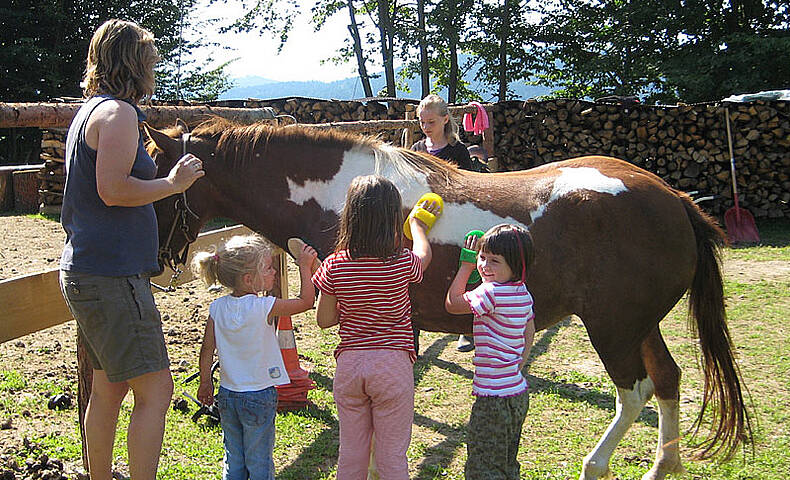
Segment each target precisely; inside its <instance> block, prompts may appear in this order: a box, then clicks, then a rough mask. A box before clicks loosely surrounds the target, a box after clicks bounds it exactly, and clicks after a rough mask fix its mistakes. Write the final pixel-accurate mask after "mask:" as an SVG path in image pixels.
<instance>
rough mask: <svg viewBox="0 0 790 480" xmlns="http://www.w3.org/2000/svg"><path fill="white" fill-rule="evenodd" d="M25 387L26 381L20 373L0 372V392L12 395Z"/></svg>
mask: <svg viewBox="0 0 790 480" xmlns="http://www.w3.org/2000/svg"><path fill="white" fill-rule="evenodd" d="M26 386H27V381H26V380H25V378H24V377H23V376H22V374H21V373H19V372H16V371H13V370H0V392H9V393H14V392H18V391H20V390H22V389H24V388H25V387H26Z"/></svg>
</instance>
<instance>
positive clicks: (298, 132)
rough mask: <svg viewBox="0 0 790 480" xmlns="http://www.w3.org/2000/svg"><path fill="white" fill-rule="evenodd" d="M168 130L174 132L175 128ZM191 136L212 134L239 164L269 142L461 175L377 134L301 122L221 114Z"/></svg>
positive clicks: (408, 170) (413, 172)
mask: <svg viewBox="0 0 790 480" xmlns="http://www.w3.org/2000/svg"><path fill="white" fill-rule="evenodd" d="M170 130H176V131H177V127H173V128H172V129H170ZM171 135H172V133H171ZM179 135H180V133H179ZM192 135H194V136H196V137H206V136H207V137H214V138H215V139H216V140H217V147H216V152H217V154H218V155H222V156H225V158H227V159H232V160H231V161H232V162H233V163H235V164H236V165H237V166H238V167H243V166H244V164H246V163H248V162H250V161H254V160H253V159H254V158H255V155H253V151H255V150H256V149H259V148H260V149H263V153H265V152H266V150H268V149H269V148H270V147H271V146H272V145H282V144H287V145H314V146H318V147H336V148H340V149H343V150H357V151H364V150H369V151H371V152H372V153H373V155H374V156H375V159H376V170H377V171H380V170H382V169H383V168H385V167H386V166H391V167H393V169H394V170H395V171H396V172H398V173H399V174H401V175H403V176H406V177H414V176H417V175H419V174H432V173H434V174H439V175H440V176H442V177H444V178H446V179H451V178H454V177H457V176H458V175H460V170H459V169H458V168H457V167H456V166H455V165H454V164H452V163H449V162H446V161H444V160H442V159H439V158H436V157H433V156H431V155H427V154H423V153H418V152H413V151H411V150H408V149H405V148H401V147H395V146H393V145H390V144H388V143H385V142H383V141H382V140H380V139H378V138H376V137H372V136H365V135H359V134H356V133H349V132H343V131H339V130H332V129H328V130H325V129H317V128H311V127H309V126H302V125H291V126H286V127H279V126H272V125H270V124H267V123H264V122H259V123H254V124H251V125H242V124H238V123H235V122H233V121H230V120H227V119H225V118H222V117H211V118H210V119H208V120H206V121H204V122H202V123H200V124H198V125H197V126H196V127H195V128H194V130H193V131H192Z"/></svg>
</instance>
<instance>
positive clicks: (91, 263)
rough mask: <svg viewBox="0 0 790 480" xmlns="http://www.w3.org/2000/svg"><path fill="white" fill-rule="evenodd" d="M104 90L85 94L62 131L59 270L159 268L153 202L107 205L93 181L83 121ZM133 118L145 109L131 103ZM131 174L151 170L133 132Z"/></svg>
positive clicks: (92, 154)
mask: <svg viewBox="0 0 790 480" xmlns="http://www.w3.org/2000/svg"><path fill="white" fill-rule="evenodd" d="M107 100H114V98H113V97H111V96H108V95H99V96H95V97H92V98H90V99H89V100H88V101H87V102H85V104H84V105H83V106H82V107H81V108H80V109H79V111H78V112H77V114H76V115H75V117H74V120H73V121H72V122H71V126H70V127H69V133H68V136H67V137H66V186H65V189H64V192H63V207H62V208H61V213H60V222H61V224H62V225H63V229H64V230H66V245H65V247H64V248H63V255H62V256H61V258H60V268H61V270H69V271H73V272H81V273H89V274H92V275H102V276H107V277H121V276H129V275H137V274H142V275H148V274H151V273H153V272H156V271H158V270H159V265H158V263H157V258H156V255H157V249H158V247H159V234H158V229H157V224H156V213H154V205H153V204H152V203H149V204H147V205H142V206H139V207H117V206H115V207H109V206H107V205H106V204H105V203H104V202H103V201H102V199H101V198H100V197H99V193H98V191H97V187H96V150H94V149H92V148H91V147H89V146H88V144H87V143H86V142H85V126H86V125H87V123H88V118H89V117H90V115H91V113H93V111H94V110H95V109H96V107H97V106H98V105H99V104H101V103H102V102H105V101H107ZM132 106H133V107H134V108H135V110H137V118H138V119H139V120H140V121H142V120H144V119H145V114H144V113H143V112H142V111H141V110H140V109H139V108H138V107H137V106H136V105H133V104H132ZM131 175H132V176H133V177H135V178H139V179H141V180H151V179H153V178H154V177H155V176H156V164H155V163H154V161H153V160H152V159H151V156H150V155H148V152H146V150H145V147H144V146H143V139H142V135H139V139H138V145H137V155H136V157H135V160H134V164H133V165H132V171H131Z"/></svg>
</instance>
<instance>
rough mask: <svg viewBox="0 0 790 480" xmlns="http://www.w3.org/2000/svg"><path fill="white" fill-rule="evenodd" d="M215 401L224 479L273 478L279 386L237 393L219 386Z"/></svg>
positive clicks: (260, 479) (271, 479) (261, 479)
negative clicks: (222, 441) (221, 440)
mask: <svg viewBox="0 0 790 480" xmlns="http://www.w3.org/2000/svg"><path fill="white" fill-rule="evenodd" d="M216 401H217V408H219V413H220V418H221V421H220V423H221V424H222V437H223V440H224V443H225V465H224V466H223V468H222V479H223V480H247V478H248V477H249V479H250V480H274V460H273V459H272V451H273V450H274V416H275V414H276V413H277V389H275V388H274V387H269V388H266V389H263V390H258V391H257V392H234V391H231V390H228V389H226V388H223V387H219V393H217V397H216Z"/></svg>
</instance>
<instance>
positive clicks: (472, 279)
mask: <svg viewBox="0 0 790 480" xmlns="http://www.w3.org/2000/svg"><path fill="white" fill-rule="evenodd" d="M483 235H485V233H484V232H482V231H481V230H472V231H471V232H469V233H467V234H466V235H464V245H466V239H467V238H469V237H477V238H480V237H482V236H483ZM463 262H466V263H474V264H476V263H477V250H470V249H468V248H466V247H461V255H460V257H459V258H458V267H459V268H460V267H461V263H463ZM479 281H480V272H478V271H477V269H476V268H475V269H474V270H473V271H472V274H471V275H469V280H467V281H466V283H467V285H471V284H473V283H477V282H479Z"/></svg>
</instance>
